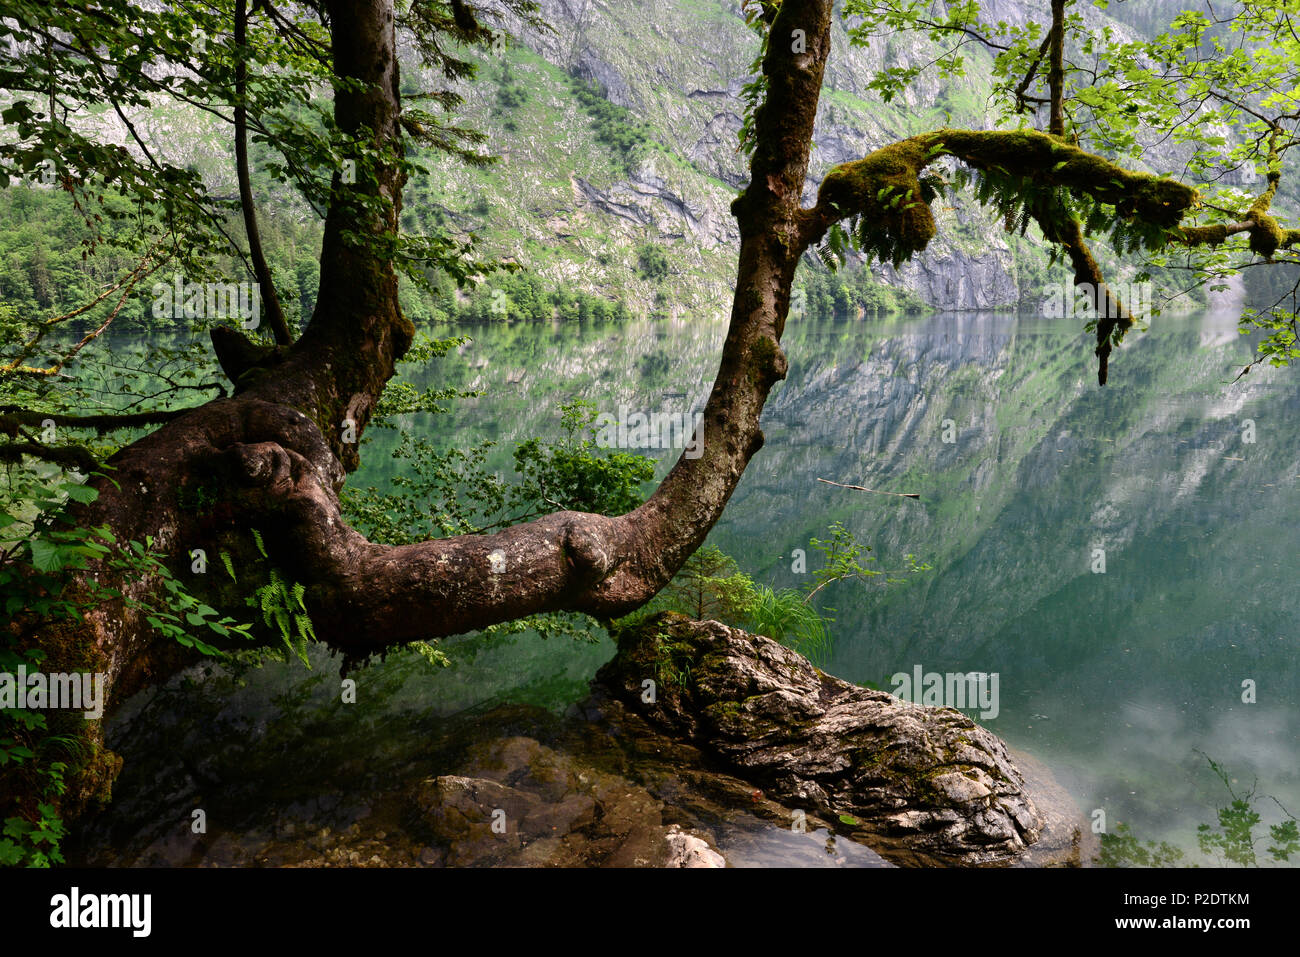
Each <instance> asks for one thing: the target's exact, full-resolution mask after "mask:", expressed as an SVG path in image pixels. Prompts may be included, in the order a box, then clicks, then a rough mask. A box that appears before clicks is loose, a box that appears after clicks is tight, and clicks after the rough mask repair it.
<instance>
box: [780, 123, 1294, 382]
mask: <svg viewBox="0 0 1300 957" xmlns="http://www.w3.org/2000/svg"><path fill="white" fill-rule="evenodd" d="M943 156H954V157H956V158H957V159H959V160H961V161H962V162H963V163H965V164H966V165H967V166H968V167H970V168H972V169H974V170H976V171H978V172H979V173H981V174H982V176H983V180H984V182H983V185H982V187H981V193H980V198H981V200H984V199H988V200H990V201H992V202H994V203H996V204H997V206H998V208H999V209H1000V210H1002V211H1003V212H1004V213H1005V214H1006V216H1007V221H1008V228H1010V227H1011V224H1013V223H1014V221H1015V218H1016V217H1017V215H1018V217H1019V220H1020V223H1021V228H1022V229H1023V228H1024V225H1025V224H1026V223H1027V222H1028V220H1029V219H1030V218H1032V219H1033V220H1034V221H1036V222H1037V223H1038V224H1039V226H1040V227H1041V228H1042V230H1043V234H1044V236H1045V237H1046V238H1047V239H1048V241H1049V242H1053V243H1057V244H1060V245H1061V246H1062V247H1063V248H1064V249H1065V251H1066V253H1067V254H1068V255H1069V257H1070V261H1071V264H1072V266H1073V267H1074V274H1075V284H1076V285H1079V286H1085V285H1086V286H1087V287H1088V288H1089V292H1090V294H1091V295H1092V297H1093V299H1094V306H1095V307H1096V309H1097V312H1098V315H1099V316H1100V317H1101V318H1100V319H1099V320H1098V324H1097V340H1098V345H1097V355H1098V358H1099V360H1100V368H1099V370H1098V381H1099V382H1100V383H1101V384H1102V385H1105V383H1106V366H1107V358H1108V356H1109V354H1110V350H1111V345H1112V343H1113V342H1116V341H1118V340H1119V338H1121V337H1122V336H1123V334H1124V331H1125V330H1126V329H1128V328H1129V327H1131V326H1132V325H1133V318H1132V316H1131V315H1130V314H1129V312H1128V310H1127V309H1125V308H1124V306H1123V304H1122V303H1120V301H1119V300H1118V299H1117V298H1116V297H1115V296H1114V294H1113V293H1112V292H1111V291H1110V290H1109V288H1108V287H1107V286H1106V284H1105V282H1104V281H1103V277H1102V275H1101V270H1100V268H1099V267H1098V266H1097V262H1096V260H1095V259H1094V258H1093V257H1092V254H1091V252H1090V251H1089V249H1088V246H1087V244H1086V242H1085V241H1084V229H1083V227H1082V226H1081V224H1080V223H1079V221H1078V219H1077V218H1076V217H1075V216H1074V214H1073V213H1072V212H1071V211H1070V209H1069V207H1068V205H1067V204H1066V202H1065V199H1064V195H1063V194H1070V195H1073V196H1076V197H1078V198H1079V199H1080V200H1083V201H1085V202H1088V201H1090V202H1091V203H1092V204H1094V217H1095V216H1097V215H1099V210H1100V208H1101V207H1103V206H1105V207H1112V208H1113V209H1114V213H1113V214H1108V215H1107V221H1109V223H1110V225H1111V227H1112V230H1113V231H1114V232H1115V233H1116V235H1117V238H1119V239H1120V241H1121V245H1122V244H1123V243H1124V242H1127V243H1128V244H1129V245H1131V246H1134V247H1136V246H1137V245H1147V246H1151V245H1163V244H1164V243H1166V242H1168V241H1169V240H1170V239H1180V240H1181V238H1182V236H1183V235H1184V232H1183V231H1180V230H1179V223H1180V221H1181V220H1182V218H1183V216H1184V215H1185V214H1186V213H1187V211H1188V210H1190V209H1193V208H1195V207H1196V206H1198V205H1200V195H1199V193H1198V192H1197V190H1195V189H1194V188H1192V187H1190V186H1187V185H1185V184H1183V183H1180V182H1178V181H1176V180H1173V179H1168V178H1165V177H1160V176H1152V175H1149V174H1146V173H1134V172H1132V171H1131V170H1127V169H1124V168H1123V167H1121V166H1117V165H1116V164H1114V163H1112V162H1111V161H1109V160H1107V159H1105V158H1104V157H1101V156H1097V155H1095V154H1093V153H1089V152H1087V151H1085V150H1082V149H1079V148H1078V147H1076V146H1072V145H1070V144H1068V143H1065V142H1063V141H1062V140H1061V139H1059V138H1058V137H1056V136H1052V135H1050V134H1047V133H1043V132H1040V131H1037V130H1010V131H999V130H956V129H941V130H935V131H934V132H931V133H923V134H920V135H918V136H913V137H910V138H909V139H906V140H902V141H900V142H898V143H894V144H892V145H890V146H886V147H884V148H882V149H879V150H877V151H876V152H874V153H872V154H871V155H869V156H866V157H864V158H863V159H860V160H855V161H853V162H850V163H843V164H841V165H839V166H836V167H835V168H834V169H832V170H831V171H830V172H829V173H828V174H827V175H826V178H825V179H824V180H823V181H822V185H821V189H820V191H819V192H818V196H817V204H816V206H814V207H813V208H812V209H810V210H807V211H805V213H804V217H803V221H802V223H801V231H800V240H801V241H802V242H803V244H804V245H803V247H802V248H804V249H806V248H807V247H808V246H809V245H812V244H814V243H817V242H819V241H820V240H821V238H822V237H823V236H824V235H825V234H826V232H827V230H829V229H830V228H831V227H832V226H833V225H835V224H837V223H838V222H840V221H842V220H845V219H853V220H855V221H856V222H857V224H858V227H859V244H860V246H861V247H862V248H863V249H864V251H865V252H867V253H869V254H874V255H876V256H878V257H879V258H882V259H888V260H890V261H892V262H894V263H895V264H898V263H901V262H902V261H904V260H906V259H908V258H910V257H911V256H912V255H914V254H915V253H917V252H920V251H921V250H922V249H924V248H925V247H926V246H927V245H928V244H929V242H930V240H931V239H932V238H934V235H935V221H934V215H933V213H932V211H931V209H930V201H931V200H932V199H933V198H934V196H935V195H936V185H935V183H936V181H935V180H934V179H932V178H930V177H923V176H922V175H921V174H922V172H923V171H924V170H925V168H926V167H927V166H929V165H931V164H932V163H934V162H936V161H937V160H939V159H940V158H941V157H943ZM900 200H901V201H900ZM1094 217H1089V225H1090V228H1093V225H1094V224H1093V218H1094ZM1285 238H1286V237H1285V236H1283V237H1282V239H1281V240H1279V242H1280V241H1284V240H1285Z"/></svg>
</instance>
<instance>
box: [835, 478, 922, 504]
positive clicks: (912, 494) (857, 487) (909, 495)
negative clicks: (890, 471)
mask: <svg viewBox="0 0 1300 957" xmlns="http://www.w3.org/2000/svg"><path fill="white" fill-rule="evenodd" d="M817 481H819V482H825V483H826V484H827V485H834V486H835V487H836V488H851V489H853V490H854V491H857V492H874V493H875V494H877V495H897V496H898V497H899V498H917V499H919V498H920V497H921V494H920V493H919V492H884V491H881V490H880V489H878V488H867V487H866V486H864V485H844V484H843V483H841V482H832V481H831V480H830V479H824V478H819V479H818V480H817Z"/></svg>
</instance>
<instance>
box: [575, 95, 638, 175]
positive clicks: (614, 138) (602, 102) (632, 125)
mask: <svg viewBox="0 0 1300 957" xmlns="http://www.w3.org/2000/svg"><path fill="white" fill-rule="evenodd" d="M569 83H570V85H571V86H572V87H573V92H574V95H575V96H576V97H577V98H578V103H579V104H580V105H581V106H582V108H583V110H584V112H586V114H587V116H588V117H590V119H591V129H592V131H593V132H594V133H595V134H596V141H597V142H598V143H600V144H601V145H603V146H605V147H606V148H607V149H608V150H609V152H610V155H611V156H612V157H613V159H614V162H615V164H616V165H617V166H618V168H619V170H620V171H621V172H622V173H623V174H624V175H626V176H631V175H632V174H633V173H634V172H636V167H637V164H638V163H639V162H640V159H641V157H642V156H643V155H644V154H645V151H646V149H647V148H648V146H649V143H650V128H649V127H648V126H646V125H645V124H644V123H642V122H640V121H639V120H637V119H636V118H635V117H634V116H633V115H632V112H631V111H630V110H628V109H626V108H624V107H621V106H616V105H614V104H613V103H611V102H610V101H609V100H607V99H605V97H604V96H602V95H601V91H600V90H599V89H598V88H597V87H596V86H595V84H593V83H590V82H588V81H587V80H584V79H582V78H581V77H579V76H571V77H570V78H569Z"/></svg>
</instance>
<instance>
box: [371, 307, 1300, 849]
mask: <svg viewBox="0 0 1300 957" xmlns="http://www.w3.org/2000/svg"><path fill="white" fill-rule="evenodd" d="M451 331H453V332H455V333H457V334H464V335H469V336H471V337H472V338H473V342H472V343H470V344H469V345H467V346H464V347H462V348H461V350H460V351H459V353H458V354H455V355H452V356H449V357H447V358H445V359H443V360H440V363H439V365H438V366H437V367H436V368H435V369H434V370H433V372H432V373H431V375H430V377H429V379H428V381H429V382H430V383H433V382H446V381H447V380H451V381H452V382H453V383H455V384H458V385H461V386H462V387H467V388H482V389H486V390H487V395H485V396H484V397H482V398H480V399H477V400H473V401H472V402H470V403H466V404H465V405H464V406H463V407H460V408H458V409H456V410H455V411H454V412H453V413H452V414H451V415H448V416H441V417H437V419H436V421H435V422H433V423H432V425H431V428H432V429H433V430H434V431H435V432H436V434H437V436H438V440H439V442H440V443H444V442H445V443H460V444H462V445H464V446H468V445H471V444H473V443H475V442H477V441H480V440H481V439H483V438H492V439H495V440H497V441H498V442H500V443H501V444H502V446H505V447H510V446H511V445H512V443H513V442H515V441H518V440H522V439H523V438H526V437H528V436H530V435H534V434H541V435H544V436H552V437H555V438H558V437H559V436H560V434H561V433H560V428H559V416H558V413H557V411H556V409H557V407H558V405H559V404H560V403H561V402H563V401H565V400H567V399H569V398H572V397H578V396H581V397H583V398H587V399H589V400H591V401H592V402H594V403H596V405H597V408H598V409H599V410H601V411H607V412H609V413H610V414H612V415H616V416H617V415H619V414H620V411H619V407H620V406H626V407H627V408H628V409H629V410H633V411H636V410H640V411H645V412H649V411H665V412H674V411H682V412H684V411H695V410H699V409H701V408H702V407H703V402H704V399H705V397H706V396H707V390H708V388H709V386H710V385H711V381H712V377H713V373H714V371H715V369H716V364H717V356H718V352H719V348H720V345H721V341H722V337H723V333H724V327H723V326H722V325H721V324H709V323H699V324H695V323H671V322H659V323H638V324H632V325H620V326H613V325H604V326H591V325H588V326H584V327H580V326H577V325H557V326H553V327H540V328H539V327H537V326H524V325H519V324H515V325H500V326H487V327H483V326H479V327H475V328H465V329H454V330H451ZM785 346H786V349H787V353H788V356H789V359H790V373H789V376H788V377H787V380H786V381H785V382H784V383H783V384H781V385H779V386H778V388H777V390H776V392H775V393H774V394H773V396H772V398H771V399H770V400H769V402H768V406H767V410H766V412H765V414H764V428H765V432H766V435H767V443H766V445H765V447H764V448H763V449H762V450H761V451H760V452H759V454H758V455H757V456H756V457H755V458H754V460H753V461H752V462H751V464H750V466H749V468H748V469H747V471H746V473H745V475H744V477H743V479H742V481H741V483H740V486H739V488H738V489H737V491H736V493H735V496H734V497H733V499H732V502H731V504H730V506H729V507H728V509H727V511H726V513H725V515H724V517H723V519H722V521H721V522H720V523H719V525H718V527H717V528H716V529H715V530H714V532H713V534H712V536H711V538H710V541H711V542H712V543H713V544H716V545H718V546H719V547H720V548H722V549H723V550H724V551H726V552H728V553H729V554H731V555H733V556H735V557H736V559H737V560H738V561H739V563H740V566H741V568H742V569H743V570H745V571H747V572H749V573H750V574H752V575H753V576H754V578H755V579H756V580H758V581H762V582H766V583H770V584H773V585H777V586H794V587H800V586H803V585H805V584H806V583H807V582H808V581H809V580H810V575H809V574H807V573H805V574H802V575H800V574H797V573H796V572H794V571H792V569H793V568H795V567H797V557H798V555H797V552H796V550H797V549H802V550H804V552H805V554H806V556H807V559H806V561H807V565H808V567H809V569H815V568H816V567H817V565H816V563H817V562H818V561H819V560H820V553H818V552H816V551H815V550H813V549H812V548H811V547H810V544H809V542H810V539H812V538H814V537H820V538H825V537H827V536H826V530H827V526H828V525H829V524H830V523H831V522H834V521H841V522H843V523H844V524H845V526H847V527H848V528H849V529H850V530H852V531H853V532H854V533H855V535H856V536H857V537H858V539H859V541H861V542H864V543H866V544H869V545H871V546H872V548H873V549H874V551H873V555H874V556H875V558H876V563H875V566H874V567H877V568H880V569H882V570H886V571H889V570H895V569H902V568H903V567H904V557H905V556H906V555H907V554H909V553H912V554H915V555H916V556H917V557H918V558H919V559H921V560H924V561H927V562H929V563H930V564H931V565H933V570H931V571H929V572H923V573H916V574H912V575H909V576H907V578H908V580H907V581H906V582H905V583H904V584H901V585H889V586H882V587H871V586H866V585H861V584H856V583H838V584H835V585H832V586H830V587H829V588H828V589H826V590H824V591H823V592H822V593H821V595H820V596H819V598H824V599H825V601H824V604H825V605H828V606H831V607H833V608H834V609H835V611H834V613H833V617H834V618H835V623H834V625H833V626H832V632H833V635H834V646H833V652H832V654H831V657H830V660H829V661H828V662H826V670H828V671H830V672H832V673H834V674H836V675H839V676H841V677H843V678H846V679H848V680H850V681H855V682H871V683H874V684H876V685H877V686H879V687H882V688H884V689H886V690H891V689H892V688H893V687H894V686H893V685H892V684H891V683H890V677H891V676H892V675H894V674H895V673H899V672H906V673H908V674H911V673H912V672H913V671H914V669H915V668H916V667H917V666H920V667H921V669H922V671H924V672H939V673H946V672H971V671H977V672H987V673H990V674H993V673H997V674H998V675H999V678H1000V683H999V689H998V690H999V702H998V709H997V715H996V717H987V718H979V717H978V715H976V717H977V719H978V720H980V721H981V723H982V724H984V725H986V726H987V727H988V728H990V729H991V730H992V731H994V732H995V733H997V734H998V735H1000V736H1002V737H1003V738H1005V739H1006V740H1007V741H1008V742H1009V743H1010V744H1011V745H1013V746H1014V747H1016V748H1020V749H1022V750H1025V751H1028V752H1030V753H1032V754H1034V755H1035V756H1037V757H1039V758H1040V759H1042V760H1043V761H1044V762H1045V763H1047V764H1048V765H1049V767H1051V769H1052V770H1053V771H1054V772H1055V773H1056V775H1057V776H1058V777H1059V779H1060V780H1061V782H1062V783H1063V784H1064V785H1065V786H1066V787H1067V788H1068V789H1069V791H1070V792H1071V793H1072V794H1073V795H1074V797H1075V799H1076V801H1078V803H1079V806H1080V808H1081V809H1083V811H1084V813H1085V816H1086V817H1087V818H1088V819H1089V820H1097V821H1099V822H1100V821H1101V818H1100V816H1099V815H1098V814H1097V811H1101V812H1103V813H1104V823H1105V825H1106V826H1107V829H1108V830H1111V831H1113V830H1114V829H1115V827H1116V825H1117V824H1118V823H1120V822H1124V823H1126V824H1128V825H1129V826H1130V827H1131V829H1132V832H1133V833H1134V834H1135V835H1137V836H1138V837H1139V838H1140V839H1142V840H1162V841H1169V842H1170V843H1172V844H1174V845H1175V846H1176V847H1179V848H1181V849H1184V850H1185V852H1186V853H1187V854H1188V855H1189V860H1196V859H1198V854H1197V851H1196V828H1197V826H1198V825H1200V824H1206V823H1208V824H1214V822H1215V819H1216V815H1217V810H1218V809H1219V808H1221V807H1225V806H1227V805H1228V804H1229V803H1230V801H1231V795H1230V794H1229V793H1228V791H1227V788H1226V787H1225V785H1224V783H1223V782H1222V781H1221V780H1220V779H1219V778H1218V777H1217V776H1216V775H1215V773H1214V771H1213V770H1212V768H1211V767H1210V764H1209V761H1210V760H1212V761H1214V762H1215V763H1217V764H1218V765H1219V766H1220V767H1221V768H1222V769H1223V770H1224V771H1225V773H1227V774H1228V775H1229V780H1230V782H1231V784H1232V787H1233V789H1234V790H1235V791H1236V792H1237V794H1238V795H1239V796H1240V795H1244V794H1246V793H1247V792H1249V791H1250V790H1251V789H1252V788H1254V790H1255V804H1256V810H1257V811H1258V812H1259V813H1260V814H1261V816H1262V818H1263V822H1264V823H1265V824H1267V823H1270V822H1275V821H1278V820H1281V815H1280V812H1279V811H1278V808H1277V807H1276V805H1275V803H1274V801H1272V800H1270V799H1269V798H1270V797H1272V798H1276V799H1277V800H1278V801H1280V802H1281V803H1282V804H1283V805H1285V806H1286V807H1287V808H1288V809H1289V810H1290V811H1291V812H1292V813H1296V812H1297V811H1300V774H1298V769H1300V669H1297V667H1296V650H1297V649H1296V622H1297V620H1298V619H1300V615H1298V614H1297V613H1298V612H1300V593H1297V590H1296V589H1295V587H1294V581H1295V572H1294V561H1295V552H1296V544H1297V542H1298V541H1300V535H1298V533H1300V484H1298V483H1300V430H1297V428H1296V426H1295V423H1296V422H1297V418H1298V416H1297V413H1300V378H1298V377H1297V372H1296V371H1294V370H1292V371H1288V370H1272V369H1263V368H1256V369H1255V370H1254V371H1253V372H1252V373H1251V374H1249V375H1247V376H1245V377H1243V378H1242V379H1241V380H1240V381H1238V382H1236V383H1233V382H1232V380H1233V378H1234V377H1235V376H1236V374H1237V373H1238V372H1239V371H1240V369H1241V368H1242V367H1243V366H1244V365H1245V364H1246V362H1248V361H1249V359H1250V357H1251V355H1252V342H1251V341H1250V340H1248V339H1247V338H1245V337H1242V336H1240V335H1239V334H1238V333H1237V330H1236V324H1235V321H1234V318H1233V316H1231V315H1223V314H1219V315H1215V314H1206V315H1198V316H1184V317H1160V318H1157V319H1156V320H1155V321H1154V322H1153V323H1152V326H1151V329H1150V330H1149V331H1148V332H1146V333H1144V334H1141V335H1134V336H1132V337H1131V338H1130V339H1129V340H1128V341H1127V342H1126V343H1125V345H1124V346H1123V347H1122V348H1121V349H1119V350H1117V353H1116V355H1115V356H1114V357H1113V359H1112V367H1111V368H1112V371H1111V377H1110V379H1111V381H1110V383H1109V384H1108V385H1107V386H1106V387H1105V388H1104V389H1103V388H1099V387H1098V386H1097V384H1096V371H1095V359H1094V358H1093V356H1092V353H1091V349H1090V348H1089V345H1088V337H1087V336H1086V335H1085V334H1084V333H1082V332H1081V330H1080V328H1079V324H1078V323H1075V322H1064V321H1052V320H1043V319H1040V318H1031V317H1016V316H1010V315H975V314H969V313H965V314H960V315H940V316H931V317H925V318H919V319H897V320H880V321H873V320H865V321H849V322H819V323H818V322H810V321H807V320H804V321H800V320H792V321H791V323H790V326H789V328H788V330H787V333H786V337H785ZM411 427H412V428H418V427H420V424H419V423H416V422H414V421H412V422H411ZM709 439H710V437H709V436H707V435H706V436H705V441H709ZM945 440H946V441H945ZM381 441H385V440H381ZM645 454H649V455H652V456H657V457H660V458H661V459H662V461H661V464H660V468H659V470H658V472H657V476H658V475H662V474H663V472H664V470H665V469H666V468H667V466H668V465H669V464H670V461H671V460H670V458H669V456H668V454H667V453H661V452H656V451H651V450H647V451H646V452H645ZM369 461H370V463H372V464H371V466H370V468H371V471H370V472H368V473H366V474H361V475H358V476H356V477H355V478H354V479H353V482H355V483H357V484H369V483H372V482H376V481H379V482H382V474H383V470H384V468H385V465H386V463H385V457H384V456H375V455H373V454H372V456H371V458H370V460H369ZM818 478H825V479H829V480H831V481H835V482H841V483H847V484H855V485H865V486H867V487H870V488H873V489H883V490H890V491H896V492H915V493H919V494H920V496H921V498H920V500H912V499H906V498H895V497H892V496H882V495H872V494H866V493H863V492H857V491H851V490H846V489H840V488H835V487H832V486H829V485H825V484H822V483H819V482H817V479H818ZM1103 553H1104V565H1103V564H1102V563H1101V561H1099V559H1101V558H1102V557H1103ZM1103 567H1104V572H1103V571H1098V569H1101V568H1103ZM881 577H882V578H883V577H884V576H881ZM538 644H539V645H541V646H542V647H544V649H545V651H546V652H547V653H546V654H545V655H540V656H538V657H536V658H535V659H533V660H532V661H531V662H530V667H529V669H528V670H527V671H519V670H517V669H516V670H515V673H514V679H515V681H516V682H517V684H518V685H520V686H522V687H521V691H522V692H523V693H524V694H526V695H527V694H529V693H530V692H529V690H528V687H527V686H529V685H533V686H536V687H534V689H533V692H532V693H534V694H535V693H536V691H537V688H538V687H545V688H548V689H550V690H551V691H553V692H555V693H556V696H557V698H558V699H562V698H563V696H564V695H563V691H562V689H563V688H564V687H565V682H564V681H563V680H557V679H560V676H561V675H568V676H571V677H572V678H573V679H574V683H573V686H572V693H573V694H574V695H575V697H576V696H580V695H581V692H582V681H583V680H584V679H585V677H586V676H588V675H589V674H590V670H591V668H592V666H593V665H594V664H595V663H596V662H595V661H593V660H592V659H593V657H595V658H597V659H599V658H600V657H602V656H607V655H608V654H609V653H610V651H611V649H610V648H609V647H608V646H607V645H606V646H603V647H598V648H596V649H592V648H590V647H589V646H581V645H574V646H572V647H566V646H565V645H564V644H563V643H557V642H550V643H540V642H539V643H538ZM448 651H449V653H451V654H452V657H453V659H455V657H456V654H455V642H454V641H453V642H451V643H449V644H448ZM594 651H599V652H601V654H599V655H594V654H593V652H594ZM479 653H480V654H484V653H487V654H489V657H491V655H490V653H489V652H484V651H480V652H479ZM466 664H468V663H466ZM483 664H488V662H486V661H485V662H483ZM454 670H459V668H454V669H453V671H454ZM446 677H447V678H448V679H451V678H452V675H451V674H448V675H447V676H446ZM496 680H500V676H497V678H496ZM493 684H495V681H493ZM1252 687H1253V692H1254V693H1253V698H1254V701H1253V702H1250V701H1249V699H1250V698H1251V697H1252V695H1251V693H1250V691H1251V689H1252ZM510 690H511V689H510V688H508V687H502V686H501V685H496V686H495V687H494V688H493V689H492V693H493V694H495V695H503V696H505V697H509V694H510ZM437 693H438V692H437V690H436V689H431V690H430V694H437ZM1243 697H1244V698H1245V699H1247V700H1246V701H1243ZM557 698H553V699H552V700H551V701H550V702H549V703H550V704H552V705H556V706H558V705H559V704H560V703H561V702H560V700H557ZM989 710H991V709H989ZM968 713H970V712H969V711H968ZM1260 856H1261V860H1265V859H1267V855H1265V854H1262V853H1261V855H1260Z"/></svg>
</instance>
